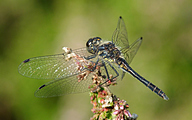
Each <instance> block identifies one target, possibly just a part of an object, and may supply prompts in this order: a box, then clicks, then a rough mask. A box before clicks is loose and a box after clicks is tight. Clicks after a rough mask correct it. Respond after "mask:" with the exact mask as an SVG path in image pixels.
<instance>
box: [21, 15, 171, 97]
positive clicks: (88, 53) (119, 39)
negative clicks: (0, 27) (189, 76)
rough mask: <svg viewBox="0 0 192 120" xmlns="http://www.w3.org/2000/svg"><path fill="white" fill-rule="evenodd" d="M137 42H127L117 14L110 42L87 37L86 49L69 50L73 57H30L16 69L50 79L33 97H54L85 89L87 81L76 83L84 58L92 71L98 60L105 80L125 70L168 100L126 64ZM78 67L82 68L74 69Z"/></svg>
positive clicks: (160, 91) (137, 46)
mask: <svg viewBox="0 0 192 120" xmlns="http://www.w3.org/2000/svg"><path fill="white" fill-rule="evenodd" d="M141 42H142V38H139V39H138V40H136V41H135V42H134V43H132V44H131V45H129V42H128V36H127V31H126V28H125V24H124V21H123V19H122V17H121V16H120V17H119V21H118V24H117V28H116V30H115V31H114V33H113V36H112V41H106V42H102V39H101V38H100V37H95V38H90V39H89V40H88V41H87V43H86V48H80V49H76V50H73V52H72V53H74V54H75V55H72V56H76V57H69V56H70V55H71V52H70V54H68V53H67V52H65V53H62V54H57V55H49V56H42V57H35V58H30V59H26V60H24V61H23V62H22V63H21V64H20V65H19V67H18V70H19V73H20V74H22V75H24V76H26V77H30V78H36V79H53V80H52V81H50V82H48V83H46V84H44V85H42V86H41V87H40V88H39V89H37V91H36V92H35V96H36V97H54V96H60V95H64V94H70V93H78V92H85V91H88V86H89V85H90V84H91V80H83V81H80V82H79V81H78V79H77V76H78V75H79V74H82V73H84V72H85V71H86V70H87V69H88V68H87V66H88V64H89V63H87V61H91V62H92V64H94V67H93V68H92V71H94V70H95V68H96V66H97V65H98V64H99V63H102V66H103V69H104V70H103V71H105V73H106V76H107V80H106V82H107V81H109V80H112V79H114V78H118V79H119V78H121V79H122V78H123V77H124V74H125V73H126V72H128V73H130V74H131V75H132V76H134V77H135V78H137V79H138V80H139V81H140V82H142V83H143V84H144V85H145V86H147V87H148V88H149V89H151V90H152V91H153V92H155V93H156V94H157V95H159V96H160V97H162V98H163V99H165V100H168V99H169V98H168V97H167V96H166V95H165V93H164V92H163V91H162V90H161V89H159V88H158V87H156V86H155V85H154V84H152V83H151V82H149V81H147V80H146V79H145V78H143V77H142V76H140V75H139V74H138V73H137V72H135V71H134V70H133V69H132V68H131V67H130V66H129V64H130V63H131V61H132V59H133V58H134V56H135V54H136V53H137V51H138V49H139V47H140V45H141ZM65 51H66V50H65ZM77 55H78V57H77ZM80 59H81V60H80ZM93 61H94V62H93ZM79 66H82V67H83V68H82V69H80V70H79V69H77V68H78V67H79ZM111 71H113V74H116V75H115V76H113V78H110V77H109V74H111ZM118 76H119V77H118ZM87 79H91V75H88V76H87ZM106 82H104V83H106ZM104 83H102V84H101V85H103V84H104Z"/></svg>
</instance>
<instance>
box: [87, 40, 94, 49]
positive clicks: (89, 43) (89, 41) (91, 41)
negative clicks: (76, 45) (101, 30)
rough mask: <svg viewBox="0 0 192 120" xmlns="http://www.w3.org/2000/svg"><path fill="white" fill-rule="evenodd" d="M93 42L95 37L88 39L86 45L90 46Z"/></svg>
mask: <svg viewBox="0 0 192 120" xmlns="http://www.w3.org/2000/svg"><path fill="white" fill-rule="evenodd" d="M92 44H93V39H92V38H90V39H89V40H88V41H87V43H86V47H90V45H92Z"/></svg>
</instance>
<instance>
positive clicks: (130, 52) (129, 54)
mask: <svg viewBox="0 0 192 120" xmlns="http://www.w3.org/2000/svg"><path fill="white" fill-rule="evenodd" d="M141 43H142V38H139V39H137V40H136V41H135V42H134V43H132V44H131V45H130V46H129V47H125V48H122V49H121V52H122V55H123V57H124V58H125V60H126V61H127V63H128V64H130V63H131V61H132V60H133V58H134V57H135V54H136V53H137V51H138V49H139V47H140V46H141Z"/></svg>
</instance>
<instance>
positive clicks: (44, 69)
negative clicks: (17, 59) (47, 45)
mask: <svg viewBox="0 0 192 120" xmlns="http://www.w3.org/2000/svg"><path fill="white" fill-rule="evenodd" d="M86 51H87V50H86V48H81V49H76V50H74V51H73V52H74V53H76V54H79V55H81V56H83V55H84V56H87V55H88V54H87V53H88V52H86ZM65 58H66V54H64V53H62V54H57V55H49V56H41V57H34V58H29V59H26V60H24V61H23V62H22V63H21V64H20V65H19V67H18V71H19V73H20V74H21V75H23V76H26V77H30V78H35V79H62V78H65V77H69V76H72V75H75V74H78V73H79V71H78V70H77V67H78V66H77V64H76V61H75V59H74V58H72V59H70V60H69V61H67V60H66V59H65Z"/></svg>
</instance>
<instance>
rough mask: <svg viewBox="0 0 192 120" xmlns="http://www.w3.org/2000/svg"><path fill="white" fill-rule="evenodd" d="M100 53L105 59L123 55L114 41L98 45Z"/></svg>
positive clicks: (113, 58)
mask: <svg viewBox="0 0 192 120" xmlns="http://www.w3.org/2000/svg"><path fill="white" fill-rule="evenodd" d="M98 55H99V56H100V57H102V58H103V59H112V60H115V59H117V58H119V56H120V55H121V52H120V50H119V49H118V48H117V47H116V46H115V44H113V43H112V42H107V43H104V44H102V45H100V46H99V47H98Z"/></svg>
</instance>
